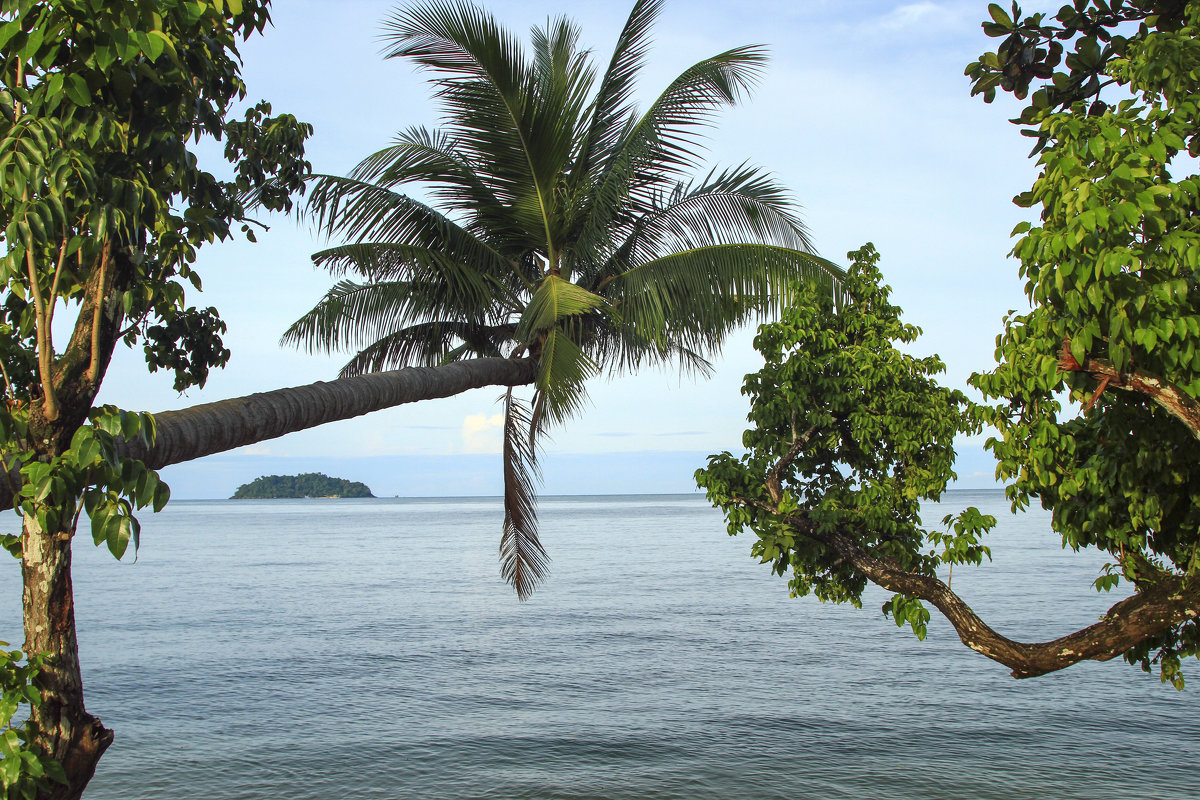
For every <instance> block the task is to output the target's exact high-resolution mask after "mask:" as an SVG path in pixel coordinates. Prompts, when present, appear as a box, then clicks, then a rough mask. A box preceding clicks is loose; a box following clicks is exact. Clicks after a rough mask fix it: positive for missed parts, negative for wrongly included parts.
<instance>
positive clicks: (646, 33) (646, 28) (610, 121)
mask: <svg viewBox="0 0 1200 800" xmlns="http://www.w3.org/2000/svg"><path fill="white" fill-rule="evenodd" d="M662 6H663V0H638V2H636V3H634V6H633V10H632V11H631V12H630V13H629V19H627V20H626V21H625V27H624V28H623V29H622V31H621V35H620V37H619V38H618V39H617V45H616V47H615V48H614V49H613V55H612V59H611V60H610V61H609V64H608V69H606V70H605V71H604V78H603V79H602V80H601V82H600V89H599V91H598V92H597V93H596V97H595V99H594V100H593V101H592V106H591V109H590V121H589V125H588V129H587V132H586V134H585V135H584V137H583V139H582V141H581V142H580V147H579V154H578V157H577V159H576V161H575V163H574V165H573V166H572V167H571V178H572V181H573V183H574V184H575V185H576V186H581V185H583V184H584V183H585V182H586V181H588V180H589V178H590V176H591V173H592V168H593V165H595V164H596V163H598V162H599V161H601V159H602V157H603V156H604V155H606V154H611V153H612V152H613V151H614V150H615V149H616V147H617V145H618V143H619V142H620V141H621V139H622V135H623V134H624V133H625V131H627V130H628V128H629V120H631V119H632V118H633V117H634V113H635V109H634V107H633V105H632V104H631V103H630V98H631V97H632V96H633V89H634V79H635V78H636V77H637V74H638V72H639V71H640V70H641V68H642V65H643V64H644V63H645V59H646V54H647V53H648V52H649V50H650V28H651V27H652V26H653V25H654V21H655V20H656V19H657V18H658V15H659V13H660V12H661V11H662Z"/></svg>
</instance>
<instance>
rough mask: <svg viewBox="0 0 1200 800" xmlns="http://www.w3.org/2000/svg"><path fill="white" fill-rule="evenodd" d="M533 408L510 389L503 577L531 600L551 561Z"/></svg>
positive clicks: (507, 398)
mask: <svg viewBox="0 0 1200 800" xmlns="http://www.w3.org/2000/svg"><path fill="white" fill-rule="evenodd" d="M531 426H532V417H531V414H530V411H529V408H528V407H527V406H526V405H525V404H524V403H523V402H521V401H520V400H519V399H518V398H516V397H514V396H513V390H512V389H509V390H508V392H507V393H506V394H505V396H504V453H503V459H504V527H503V530H502V532H501V534H500V574H501V575H502V576H503V577H504V579H505V580H506V581H508V583H509V584H511V585H512V587H513V588H514V589H516V590H517V597H518V598H520V599H521V600H528V599H529V597H530V595H532V594H533V590H534V587H535V586H536V585H537V584H538V583H539V582H540V581H541V580H543V579H544V578H545V577H546V575H547V573H548V571H549V566H550V558H549V556H547V554H546V550H545V548H543V547H542V543H541V541H539V540H538V522H537V490H536V482H537V481H538V479H539V472H538V466H537V456H536V452H535V450H534V446H535V445H534V443H533V442H532V441H531V439H530V436H529V431H530V429H531Z"/></svg>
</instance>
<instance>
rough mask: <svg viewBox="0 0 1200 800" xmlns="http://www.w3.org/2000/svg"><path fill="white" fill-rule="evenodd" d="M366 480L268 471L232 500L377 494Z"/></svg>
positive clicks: (308, 473) (237, 492) (241, 489)
mask: <svg viewBox="0 0 1200 800" xmlns="http://www.w3.org/2000/svg"><path fill="white" fill-rule="evenodd" d="M374 496H375V495H373V494H371V490H370V489H369V488H367V485H366V484H365V483H359V482H358V481H348V480H344V479H342V478H331V477H329V476H328V475H323V474H321V473H320V472H306V473H304V474H303V475H264V476H262V477H261V478H256V479H254V480H253V481H251V482H250V483H243V484H242V485H241V486H239V487H238V488H237V491H236V492H234V493H233V497H231V498H230V499H231V500H276V499H280V498H285V497H374Z"/></svg>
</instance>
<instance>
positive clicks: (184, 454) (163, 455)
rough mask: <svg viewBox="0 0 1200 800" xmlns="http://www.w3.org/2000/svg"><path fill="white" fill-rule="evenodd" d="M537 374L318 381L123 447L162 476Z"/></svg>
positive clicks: (191, 414) (449, 373)
mask: <svg viewBox="0 0 1200 800" xmlns="http://www.w3.org/2000/svg"><path fill="white" fill-rule="evenodd" d="M536 372H537V365H536V363H535V362H534V361H532V360H530V359H509V358H475V359H470V360H467V361H456V362H455V363H453V364H446V365H444V366H440V367H409V368H407V369H398V370H392V371H390V372H376V373H372V374H370V375H356V376H354V377H350V378H339V379H337V380H335V381H329V382H325V381H317V382H316V383H310V384H308V385H306V386H296V387H292V388H289V389H276V390H274V391H271V392H260V393H258V394H251V395H246V396H245V397H235V398H233V399H230V400H218V401H217V402H215V403H203V404H201V405H196V406H192V407H191V408H185V409H183V410H181V411H164V412H162V413H160V414H155V415H154V419H155V422H156V427H157V434H156V436H155V438H154V443H153V444H151V445H149V446H147V445H144V444H142V443H141V442H122V443H120V445H119V450H120V453H121V455H123V456H129V457H133V458H138V459H141V460H142V461H143V462H145V464H146V466H148V467H150V468H151V469H161V468H162V467H167V466H170V465H171V464H180V463H182V462H184V461H192V460H194V459H197V458H203V457H204V456H211V455H214V454H216V453H224V452H227V451H229V450H233V449H234V448H237V447H244V446H245V445H248V444H255V443H256V442H263V441H266V440H268V439H276V438H278V437H280V436H284V435H286V434H289V433H295V432H296V431H303V430H307V429H309V428H315V427H317V426H318V425H324V424H325V423H327V422H337V421H339V420H343V419H350V418H352V417H358V416H362V415H363V414H369V413H370V412H372V411H381V410H383V409H385V408H392V407H393V406H398V405H403V404H404V403H416V402H419V401H421V400H433V399H436V398H439V397H450V396H452V395H456V394H461V393H462V392H465V391H467V390H469V389H479V388H482V387H485V386H523V385H526V384H530V383H533V380H534V377H535V375H536ZM20 467H21V465H20V464H14V465H13V467H12V469H10V470H9V475H8V477H9V480H8V481H0V504H3V505H4V506H5V507H8V506H11V504H12V501H13V494H12V491H13V488H14V487H15V488H17V489H19V488H20V485H21V484H20V481H21V473H20Z"/></svg>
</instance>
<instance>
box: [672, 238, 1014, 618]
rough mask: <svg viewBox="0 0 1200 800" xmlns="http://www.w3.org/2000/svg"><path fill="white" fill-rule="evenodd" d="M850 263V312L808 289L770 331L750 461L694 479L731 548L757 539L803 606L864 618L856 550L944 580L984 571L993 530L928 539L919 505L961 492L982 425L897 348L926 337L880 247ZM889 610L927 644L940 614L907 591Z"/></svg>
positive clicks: (973, 520)
mask: <svg viewBox="0 0 1200 800" xmlns="http://www.w3.org/2000/svg"><path fill="white" fill-rule="evenodd" d="M850 258H851V260H852V266H851V268H850V270H849V273H848V274H847V276H846V281H845V284H844V287H845V291H846V301H845V304H844V305H843V306H842V307H841V308H840V309H835V307H834V302H833V299H832V298H831V297H830V296H829V295H828V294H826V293H822V292H815V291H812V290H806V291H804V292H803V293H802V295H801V300H800V302H798V303H796V304H795V305H793V306H791V307H789V308H787V309H785V310H784V312H783V315H782V317H781V318H780V320H779V321H778V322H774V323H769V324H766V325H763V326H761V327H760V328H759V331H758V336H757V337H755V340H754V346H755V348H756V349H758V351H759V352H760V353H761V354H762V356H763V359H764V361H765V362H766V363H765V365H764V366H763V368H762V369H761V370H760V371H759V372H757V373H754V374H751V375H747V376H746V381H745V384H744V386H743V388H742V393H743V394H745V395H747V396H748V397H749V398H750V414H749V420H750V422H751V423H753V427H752V428H750V429H749V430H747V431H746V433H745V434H744V435H743V437H742V445H743V446H744V447H745V448H746V453H745V454H744V455H742V456H741V457H739V458H735V457H734V456H733V455H731V454H729V453H723V454H721V455H719V456H713V457H711V458H710V459H709V464H708V467H707V468H706V469H702V470H699V471H697V473H696V479H697V481H698V482H699V484H700V486H701V487H702V488H703V489H705V490H706V491H707V493H708V498H709V500H711V501H712V502H713V503H714V504H716V505H718V506H720V507H721V508H722V509H724V511H725V516H726V519H727V520H728V523H729V533H730V534H731V535H733V534H737V533H740V532H742V531H744V530H752V531H753V532H754V533H755V534H756V535H757V536H758V540H757V541H756V542H755V543H754V546H753V548H752V552H753V554H754V555H755V556H756V557H758V558H759V559H761V560H762V561H763V562H765V563H769V564H771V566H772V569H773V570H774V571H775V572H776V573H778V574H779V575H786V576H788V577H789V578H790V583H789V586H790V588H791V591H792V594H793V595H794V596H799V597H803V596H805V595H808V594H810V593H812V594H815V595H816V596H817V597H818V598H819V599H821V600H822V601H832V602H849V603H852V604H854V605H855V606H860V605H861V598H862V592H863V589H864V588H866V585H867V583H868V582H869V580H870V575H869V571H868V570H865V569H864V568H863V567H862V565H861V564H860V563H858V562H857V561H856V559H854V558H848V557H847V554H846V552H845V550H846V547H847V542H846V541H844V540H845V539H847V538H849V539H852V540H853V545H854V547H855V548H857V550H858V551H859V552H860V553H861V554H862V556H864V557H867V558H873V559H888V560H890V561H892V562H894V563H895V565H896V566H897V567H898V568H899V569H901V570H904V571H907V572H912V573H915V574H919V575H925V576H933V575H934V573H935V571H936V569H937V568H938V567H939V566H941V565H943V564H960V563H972V564H978V563H980V561H981V560H982V558H983V557H984V556H985V555H987V552H988V551H987V548H985V547H983V546H982V545H981V544H980V541H979V537H980V535H981V534H982V533H983V532H985V531H986V530H987V528H989V527H990V526H991V525H993V524H994V523H995V520H993V519H992V518H990V517H986V516H983V515H981V514H979V512H978V511H976V510H975V509H968V510H967V511H964V512H963V513H962V514H961V515H960V516H959V517H958V518H957V519H955V520H950V519H947V520H946V522H947V523H952V524H953V526H954V527H953V529H952V532H951V533H946V532H944V531H940V530H927V529H925V528H924V527H923V526H922V523H921V515H920V503H921V501H922V500H937V499H938V498H939V497H940V495H941V493H942V491H943V490H944V489H945V488H946V484H947V483H948V482H949V481H950V480H951V479H953V477H954V473H953V472H952V471H951V466H952V464H953V462H954V447H953V441H954V437H955V435H956V434H959V433H974V432H977V431H978V430H979V422H978V412H977V409H976V408H975V407H974V406H972V404H971V403H970V402H968V400H967V398H966V396H965V395H963V393H962V392H958V391H952V390H949V389H946V388H943V387H941V386H939V385H938V384H937V383H936V382H935V380H934V377H933V376H935V375H937V374H938V373H940V372H942V370H943V365H942V363H941V361H940V360H938V358H937V357H935V356H930V357H926V358H917V357H915V356H912V355H909V354H907V353H904V352H901V351H900V350H899V349H897V348H896V344H897V343H901V344H910V343H911V342H913V341H914V340H915V339H916V338H917V336H918V335H919V334H920V330H919V329H918V328H916V327H914V326H912V325H906V324H904V323H903V322H901V319H900V309H899V308H898V307H896V306H894V305H892V304H890V303H889V302H888V295H889V293H890V289H888V288H887V287H886V286H884V285H883V284H882V282H881V279H882V276H881V274H880V272H879V269H878V267H877V262H878V259H879V256H878V254H877V253H876V252H875V250H874V248H873V247H872V246H871V245H867V246H866V247H864V248H863V249H861V250H858V251H855V252H853V253H850ZM930 542H932V543H933V544H934V545H936V549H931V548H929V546H928V545H929V543H930ZM884 610H885V612H886V613H892V614H895V618H896V620H897V622H898V623H900V624H903V623H906V622H907V623H908V624H909V625H911V626H912V629H913V631H914V632H915V633H916V634H917V636H918V637H920V638H924V637H925V623H926V622H927V621H928V619H929V615H928V612H927V611H926V610H925V609H924V608H923V607H922V606H921V604H920V602H919V601H918V600H917V599H916V598H915V597H913V596H911V595H906V594H904V593H902V592H898V593H897V594H896V595H895V597H894V598H893V599H892V600H891V601H890V602H889V603H888V604H887V605H886V606H885V607H884Z"/></svg>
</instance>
